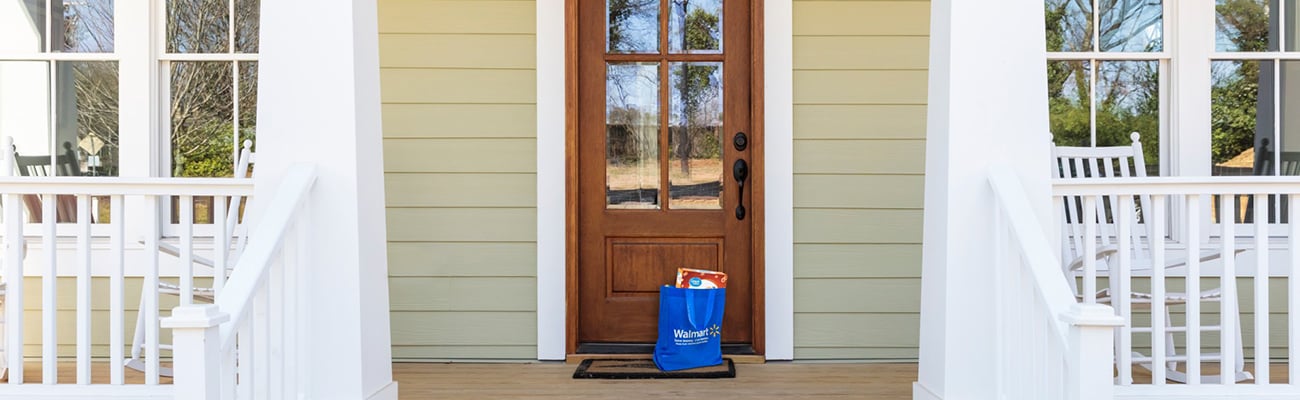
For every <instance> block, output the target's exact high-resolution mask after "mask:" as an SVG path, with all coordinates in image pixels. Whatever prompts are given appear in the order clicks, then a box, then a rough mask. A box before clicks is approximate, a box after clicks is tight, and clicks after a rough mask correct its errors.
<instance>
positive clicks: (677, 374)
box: [573, 358, 736, 379]
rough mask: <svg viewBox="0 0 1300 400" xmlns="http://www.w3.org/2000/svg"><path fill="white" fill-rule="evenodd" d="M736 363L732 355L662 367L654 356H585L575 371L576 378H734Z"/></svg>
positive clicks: (574, 377)
mask: <svg viewBox="0 0 1300 400" xmlns="http://www.w3.org/2000/svg"><path fill="white" fill-rule="evenodd" d="M735 377H736V364H735V363H732V362H731V359H730V358H725V359H723V360H722V364H721V365H716V366H711V367H700V368H693V369H685V370H681V371H660V370H659V368H658V367H655V362H654V360H651V359H648V358H640V359H591V358H589V359H586V360H582V364H579V365H578V369H577V370H575V371H573V379H719V378H735Z"/></svg>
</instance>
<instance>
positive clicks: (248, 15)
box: [235, 0, 262, 53]
mask: <svg viewBox="0 0 1300 400" xmlns="http://www.w3.org/2000/svg"><path fill="white" fill-rule="evenodd" d="M261 13H262V2H261V0H235V51H236V52H239V53H256V52H257V45H258V38H259V30H258V28H259V27H260V22H261V18H262V17H261Z"/></svg>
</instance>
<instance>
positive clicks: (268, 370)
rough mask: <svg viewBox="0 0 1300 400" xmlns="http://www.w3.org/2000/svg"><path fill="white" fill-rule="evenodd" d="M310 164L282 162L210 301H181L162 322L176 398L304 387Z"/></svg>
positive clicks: (282, 394) (293, 392)
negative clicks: (169, 336) (168, 334)
mask: <svg viewBox="0 0 1300 400" xmlns="http://www.w3.org/2000/svg"><path fill="white" fill-rule="evenodd" d="M315 179H316V175H315V170H314V169H313V168H312V167H304V166H296V167H294V168H292V169H290V170H289V173H288V174H286V175H285V177H284V179H283V181H281V183H280V184H279V185H278V186H277V187H278V191H277V193H276V194H275V196H274V197H273V198H272V199H271V201H270V203H268V204H267V207H266V208H265V209H264V211H263V214H262V218H261V219H260V221H259V222H258V224H257V226H256V227H255V229H254V230H253V231H252V232H251V234H250V238H251V239H250V240H249V242H248V247H246V248H245V249H244V251H243V253H242V255H241V256H240V258H239V262H238V263H237V264H236V265H235V270H234V273H233V274H231V276H230V280H229V281H228V282H227V283H226V286H225V293H224V294H223V295H222V296H220V297H218V298H217V300H216V304H208V305H182V306H180V307H177V308H176V309H175V310H174V311H173V313H172V316H171V317H170V318H168V319H166V320H165V321H164V322H163V324H164V326H166V327H169V328H172V329H173V338H174V340H175V349H176V350H175V360H176V361H175V372H176V375H175V377H176V398H178V399H191V400H217V399H253V398H257V399H268V398H269V399H291V398H299V397H300V395H301V394H303V393H305V390H304V389H305V388H304V387H303V386H302V385H305V384H306V380H305V379H301V371H302V370H303V369H304V368H302V367H305V365H306V363H307V362H308V361H307V354H306V352H305V351H302V347H301V346H302V345H304V344H305V343H306V341H307V340H306V335H307V334H308V333H309V332H308V330H307V326H306V325H305V322H306V319H305V318H301V316H302V315H305V314H308V306H309V305H310V303H309V302H308V301H307V299H306V297H305V295H306V293H307V292H306V290H305V287H306V286H307V285H308V284H309V282H308V280H307V278H308V273H307V270H306V265H307V263H308V259H307V255H308V253H307V252H306V251H305V249H307V248H308V247H307V246H308V244H309V243H307V242H306V240H307V232H308V231H309V230H310V226H308V223H309V219H308V218H305V217H304V216H305V215H309V214H310V210H309V209H308V208H307V202H306V200H307V193H308V192H309V191H310V190H311V187H312V185H313V183H314V182H315Z"/></svg>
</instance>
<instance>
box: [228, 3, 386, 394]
mask: <svg viewBox="0 0 1300 400" xmlns="http://www.w3.org/2000/svg"><path fill="white" fill-rule="evenodd" d="M377 19H378V17H377V14H376V4H375V1H348V0H312V1H306V0H276V1H264V2H262V28H261V49H260V50H261V60H260V63H259V65H258V67H259V83H258V97H259V99H258V109H257V118H258V130H259V132H258V134H257V149H256V151H257V157H258V159H257V179H258V182H257V191H256V196H257V199H259V201H256V202H255V203H260V204H261V205H265V201H266V200H265V199H269V198H270V196H271V194H272V193H274V191H275V190H276V187H275V185H274V183H275V182H278V181H279V180H280V178H281V176H283V175H284V173H285V171H286V169H287V168H288V167H289V166H290V164H293V163H302V162H306V163H314V164H316V165H317V166H318V169H317V171H318V173H319V175H318V177H317V180H316V184H315V186H314V188H313V189H312V192H311V195H310V199H309V200H308V202H309V204H308V207H307V208H305V210H308V212H309V214H307V215H304V216H303V217H304V218H307V219H308V220H309V221H310V224H311V226H312V229H311V231H310V232H307V233H306V234H308V235H310V236H309V237H308V240H307V241H308V243H309V244H310V247H309V248H307V249H305V251H304V252H303V253H301V255H302V256H305V257H307V258H308V261H307V264H306V267H305V269H304V271H305V272H306V273H307V274H308V275H309V277H308V278H307V281H308V282H309V283H308V285H307V287H306V288H304V289H305V291H306V293H307V296H308V297H307V299H308V302H309V307H308V308H309V310H307V312H306V313H305V314H304V315H303V317H304V318H306V319H307V323H306V325H307V326H305V327H304V329H305V332H307V333H306V334H305V335H304V336H306V337H305V338H302V340H306V348H305V349H304V351H306V352H307V354H308V357H309V358H308V361H309V362H308V365H306V366H304V370H303V371H302V374H303V376H302V378H303V379H305V380H306V384H305V385H304V386H305V387H306V390H307V393H306V394H305V398H312V399H370V398H383V399H396V398H397V384H396V383H395V382H393V380H392V367H391V360H392V354H391V349H390V339H389V316H388V258H387V253H386V242H387V236H386V231H385V221H384V218H385V216H384V176H383V147H382V146H383V143H382V132H381V126H380V97H379V49H378V47H379V43H378V21H377ZM254 206H255V208H254V209H253V210H252V212H254V213H255V214H254V215H255V216H256V215H257V214H260V210H259V209H258V208H257V207H256V204H254Z"/></svg>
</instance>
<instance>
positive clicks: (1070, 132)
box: [1047, 61, 1092, 146]
mask: <svg viewBox="0 0 1300 400" xmlns="http://www.w3.org/2000/svg"><path fill="white" fill-rule="evenodd" d="M1091 74H1092V65H1091V63H1089V62H1087V61H1048V62H1047V103H1048V108H1049V110H1050V111H1049V112H1050V116H1049V119H1050V121H1051V122H1050V125H1051V130H1052V140H1053V141H1054V142H1055V143H1056V144H1057V145H1058V146H1091V145H1092V117H1091V115H1090V114H1089V113H1090V111H1089V110H1090V107H1089V105H1090V103H1091V101H1092V98H1091V96H1089V93H1090V90H1091V89H1090V86H1091V84H1090V81H1091V78H1090V76H1091Z"/></svg>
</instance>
